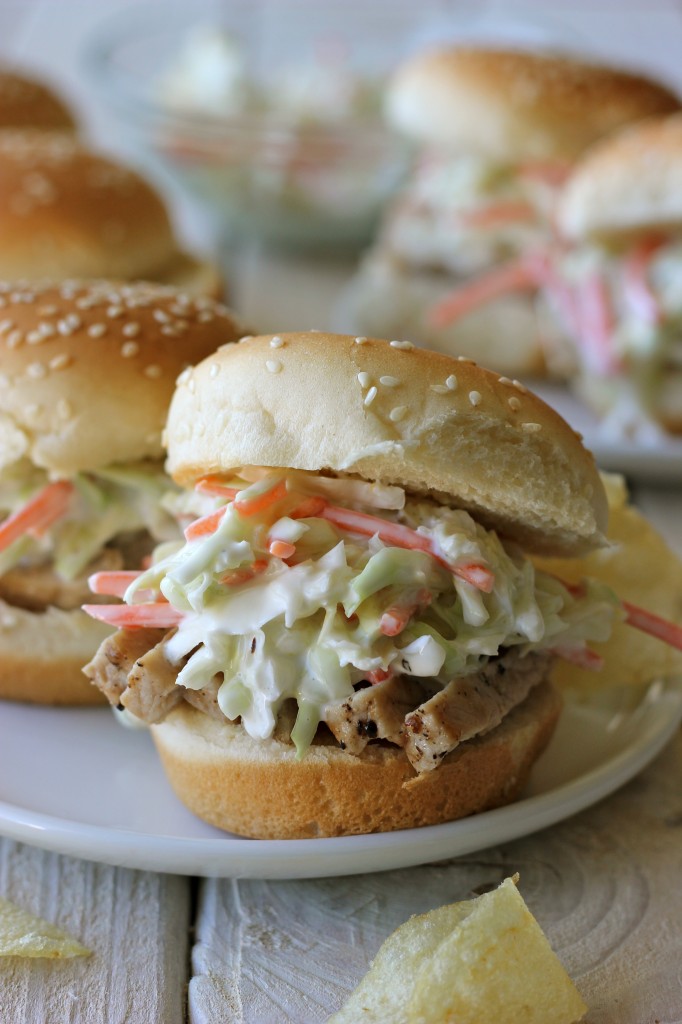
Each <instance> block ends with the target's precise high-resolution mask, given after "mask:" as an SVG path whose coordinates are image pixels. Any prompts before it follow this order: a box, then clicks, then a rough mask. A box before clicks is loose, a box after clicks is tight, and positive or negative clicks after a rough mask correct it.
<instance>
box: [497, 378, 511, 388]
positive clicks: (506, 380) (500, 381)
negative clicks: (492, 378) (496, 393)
mask: <svg viewBox="0 0 682 1024" xmlns="http://www.w3.org/2000/svg"><path fill="white" fill-rule="evenodd" d="M497 383H498V384H506V385H507V387H511V386H512V382H511V380H510V379H509V377H498V379H497Z"/></svg>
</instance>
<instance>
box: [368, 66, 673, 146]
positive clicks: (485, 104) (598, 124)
mask: <svg viewBox="0 0 682 1024" xmlns="http://www.w3.org/2000/svg"><path fill="white" fill-rule="evenodd" d="M387 106H388V116H389V118H390V120H391V121H392V122H393V124H394V125H395V126H396V127H397V128H399V129H400V130H402V131H403V132H405V133H407V134H408V135H410V136H412V137H413V138H415V139H417V140H418V141H419V142H422V143H427V144H430V145H434V146H438V147H452V148H455V149H461V150H464V151H467V152H474V153H478V154H480V155H482V156H486V157H489V158H490V159H493V160H500V161H503V162H508V161H517V160H535V159H547V158H555V159H564V160H572V159H574V158H575V157H577V156H578V155H579V154H580V153H581V152H582V151H583V150H584V149H585V148H586V146H588V145H590V143H592V142H594V141H595V140H596V139H598V138H600V137H601V136H602V135H605V134H606V133H607V132H609V131H612V130H613V129H615V128H618V127H620V126H621V125H624V124H628V123H629V122H631V121H637V120H640V119H642V118H644V117H649V116H651V115H654V114H668V113H671V112H672V111H674V110H677V109H679V106H680V102H679V100H678V98H677V97H676V96H675V95H674V94H673V93H672V92H670V91H669V90H668V89H666V88H665V87H663V86H662V85H659V84H658V83H656V82H652V81H651V80H650V79H648V78H645V77H643V76H641V75H636V74H631V73H629V72H625V71H619V70H616V69H614V68H607V67H601V66H599V65H597V64H590V63H585V62H583V61H579V60H575V59H573V58H570V57H560V56H555V55H547V54H545V55H543V54H537V53H523V52H519V51H509V50H488V49H478V48H477V49H467V48H461V49H460V48H450V49H440V50H433V51H429V52H426V53H422V54H419V55H418V56H416V57H414V58H412V59H411V60H410V61H408V62H407V63H406V64H405V65H404V66H403V67H402V68H400V69H399V70H398V72H397V73H396V75H395V76H394V78H393V81H392V83H391V85H390V87H389V92H388V97H387Z"/></svg>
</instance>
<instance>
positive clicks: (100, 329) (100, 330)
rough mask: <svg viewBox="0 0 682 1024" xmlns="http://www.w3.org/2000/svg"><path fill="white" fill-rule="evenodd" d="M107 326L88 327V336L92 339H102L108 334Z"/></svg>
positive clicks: (94, 325) (92, 325) (95, 325)
mask: <svg viewBox="0 0 682 1024" xmlns="http://www.w3.org/2000/svg"><path fill="white" fill-rule="evenodd" d="M106 330H107V325H106V324H91V325H90V326H89V327H88V334H89V335H90V337H91V338H101V337H102V335H103V334H106Z"/></svg>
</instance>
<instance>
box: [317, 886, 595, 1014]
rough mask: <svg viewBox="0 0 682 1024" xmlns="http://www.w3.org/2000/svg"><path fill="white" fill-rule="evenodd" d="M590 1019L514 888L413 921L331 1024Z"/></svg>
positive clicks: (388, 943) (385, 947)
mask: <svg viewBox="0 0 682 1024" xmlns="http://www.w3.org/2000/svg"><path fill="white" fill-rule="evenodd" d="M586 1009H587V1007H586V1006H585V1004H584V1003H583V1001H582V999H581V998H580V995H579V993H578V991H577V989H576V988H575V986H574V985H573V983H572V982H571V980H570V978H569V977H568V975H567V974H566V972H565V970H564V968H563V967H562V966H561V963H560V961H559V959H558V958H557V957H556V955H555V954H554V953H553V952H552V949H551V948H550V945H549V943H548V942H547V939H546V938H545V936H544V935H543V933H542V930H541V929H540V926H539V925H538V923H537V921H536V920H535V918H534V917H533V916H532V914H531V913H530V911H529V910H528V908H527V907H526V905H525V903H524V902H523V899H522V898H521V896H520V894H519V892H518V890H517V888H516V885H515V881H514V880H513V879H511V878H507V879H506V880H505V881H504V882H503V883H502V884H501V885H500V886H499V887H498V888H497V889H495V890H494V891H493V892H490V893H486V894H485V895H484V896H480V897H478V899H475V900H467V901H466V902H463V903H454V904H451V905H450V906H445V907H440V908H439V909H438V910H432V911H431V912H430V913H428V914H422V915H421V916H419V917H412V918H410V919H409V921H407V922H406V923H405V924H404V925H402V926H401V927H400V928H398V929H397V931H395V932H394V933H393V934H392V935H391V936H389V938H388V939H387V940H386V942H385V943H384V944H383V946H382V947H381V949H380V950H379V952H378V954H377V956H376V958H375V960H374V962H373V964H372V966H371V968H370V970H369V971H368V973H367V974H366V975H365V977H364V978H363V980H362V981H361V982H360V984H359V985H358V987H357V988H356V989H355V991H354V992H353V993H352V995H351V996H350V998H349V999H348V1001H347V1002H346V1004H345V1005H344V1006H343V1008H342V1009H341V1010H339V1012H338V1013H336V1014H334V1016H333V1017H331V1018H330V1019H329V1021H328V1024H359V1022H364V1024H389V1022H390V1024H448V1022H451V1024H481V1022H482V1021H494V1020H499V1021H504V1024H574V1022H575V1021H578V1020H580V1019H582V1016H583V1014H584V1013H585V1011H586Z"/></svg>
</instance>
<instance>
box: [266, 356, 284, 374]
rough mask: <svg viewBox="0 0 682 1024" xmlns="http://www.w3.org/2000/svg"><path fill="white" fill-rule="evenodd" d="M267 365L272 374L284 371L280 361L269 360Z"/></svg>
mask: <svg viewBox="0 0 682 1024" xmlns="http://www.w3.org/2000/svg"><path fill="white" fill-rule="evenodd" d="M265 365H266V366H267V368H268V371H269V372H270V373H279V371H280V370H281V369H282V364H281V363H280V361H279V359H268V360H266V363H265Z"/></svg>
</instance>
